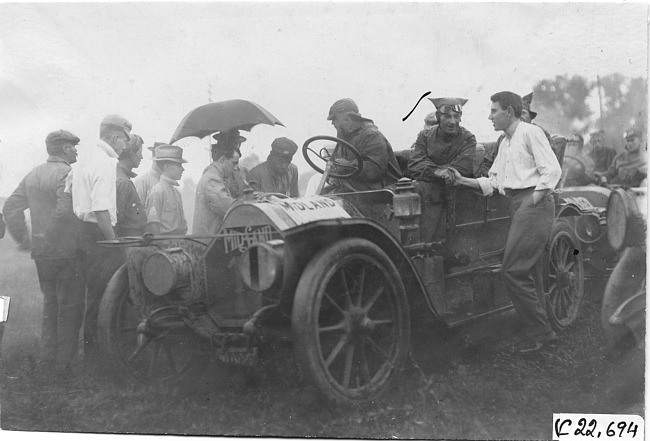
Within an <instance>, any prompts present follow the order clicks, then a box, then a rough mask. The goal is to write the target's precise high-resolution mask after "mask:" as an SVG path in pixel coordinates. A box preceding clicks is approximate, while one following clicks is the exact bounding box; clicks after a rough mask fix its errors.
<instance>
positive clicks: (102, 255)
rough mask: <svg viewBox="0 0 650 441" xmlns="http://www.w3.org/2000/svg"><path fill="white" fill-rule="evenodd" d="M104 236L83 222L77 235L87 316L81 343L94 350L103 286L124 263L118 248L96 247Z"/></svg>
mask: <svg viewBox="0 0 650 441" xmlns="http://www.w3.org/2000/svg"><path fill="white" fill-rule="evenodd" d="M98 240H104V235H103V234H102V232H101V231H100V230H99V227H98V226H97V224H95V223H91V222H84V223H83V224H82V226H81V233H80V234H79V250H80V256H81V257H80V258H81V270H82V272H83V274H84V277H85V279H86V314H85V317H84V343H85V344H86V346H88V345H91V346H95V343H96V341H97V316H98V313H99V304H100V302H101V299H102V296H103V294H104V290H105V289H106V285H108V282H109V280H110V279H111V277H112V276H113V274H115V271H117V269H118V268H119V267H120V266H121V265H122V264H123V263H124V262H125V260H126V257H125V254H124V251H123V250H122V249H121V248H111V247H103V246H101V245H100V244H98V243H97V241H98Z"/></svg>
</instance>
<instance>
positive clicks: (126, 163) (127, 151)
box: [115, 134, 147, 237]
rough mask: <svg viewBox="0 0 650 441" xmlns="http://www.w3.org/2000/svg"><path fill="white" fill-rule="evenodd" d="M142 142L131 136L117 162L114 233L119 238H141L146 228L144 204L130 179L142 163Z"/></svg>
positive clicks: (133, 135)
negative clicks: (115, 222)
mask: <svg viewBox="0 0 650 441" xmlns="http://www.w3.org/2000/svg"><path fill="white" fill-rule="evenodd" d="M142 144H143V140H142V138H141V137H140V136H139V135H135V134H131V139H130V140H129V142H128V143H127V144H126V147H125V148H124V150H122V153H120V156H119V157H118V161H117V171H116V173H117V182H116V183H117V187H116V208H117V224H116V226H115V231H116V233H117V235H118V236H119V237H126V236H142V235H143V234H144V232H145V229H146V227H147V215H146V213H145V211H144V203H142V201H141V200H140V197H139V196H138V192H137V191H136V188H135V185H133V181H131V179H132V178H134V177H136V174H135V173H133V169H134V168H138V167H139V166H140V162H141V161H142Z"/></svg>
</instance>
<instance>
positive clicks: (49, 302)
mask: <svg viewBox="0 0 650 441" xmlns="http://www.w3.org/2000/svg"><path fill="white" fill-rule="evenodd" d="M34 262H35V263H36V272H37V274H38V281H39V284H40V286H41V291H42V292H43V320H42V324H41V360H42V361H44V362H51V363H59V364H61V365H68V364H69V363H71V362H72V361H73V359H74V357H75V355H76V354H77V344H78V341H79V330H80V329H81V324H82V322H83V314H84V279H83V277H82V275H81V270H80V268H79V260H78V259H77V258H76V257H71V258H66V259H39V258H35V259H34Z"/></svg>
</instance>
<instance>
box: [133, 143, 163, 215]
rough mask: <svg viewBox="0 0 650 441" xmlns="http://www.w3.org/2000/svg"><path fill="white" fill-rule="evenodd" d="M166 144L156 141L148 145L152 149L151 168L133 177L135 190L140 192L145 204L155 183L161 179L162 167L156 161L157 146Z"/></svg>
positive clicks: (139, 195)
mask: <svg viewBox="0 0 650 441" xmlns="http://www.w3.org/2000/svg"><path fill="white" fill-rule="evenodd" d="M163 144H165V143H164V142H154V143H153V145H152V146H149V147H147V149H149V150H150V151H151V168H150V169H149V170H148V171H147V172H146V173H144V174H141V175H139V176H136V177H135V178H134V179H133V185H135V191H136V192H137V193H138V197H139V198H140V201H142V203H143V204H144V203H145V202H146V201H147V196H149V192H150V191H151V189H152V188H153V186H154V185H156V184H157V183H158V181H160V169H159V168H158V164H157V163H156V147H158V146H159V145H163Z"/></svg>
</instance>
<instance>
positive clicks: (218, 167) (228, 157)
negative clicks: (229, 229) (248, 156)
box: [192, 130, 246, 235]
mask: <svg viewBox="0 0 650 441" xmlns="http://www.w3.org/2000/svg"><path fill="white" fill-rule="evenodd" d="M213 138H214V139H216V140H217V143H216V144H214V145H213V146H212V162H211V163H210V165H209V166H208V167H206V169H205V170H204V171H203V175H201V179H199V183H198V184H197V186H196V195H195V199H194V221H193V224H192V234H195V235H211V234H215V233H216V231H217V228H218V227H219V225H220V224H221V221H222V220H223V217H224V216H225V214H226V212H227V211H228V209H229V208H230V207H231V206H232V205H233V204H234V203H235V201H237V200H238V199H240V197H238V195H234V194H233V193H232V191H231V188H230V187H229V185H228V184H229V182H230V180H232V179H234V173H235V162H234V161H233V157H235V155H239V147H240V146H241V143H242V142H244V141H246V138H244V137H243V136H241V135H240V134H239V130H229V131H227V132H219V133H217V134H215V135H213ZM244 185H245V184H244Z"/></svg>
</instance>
